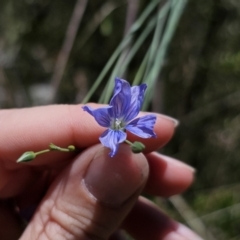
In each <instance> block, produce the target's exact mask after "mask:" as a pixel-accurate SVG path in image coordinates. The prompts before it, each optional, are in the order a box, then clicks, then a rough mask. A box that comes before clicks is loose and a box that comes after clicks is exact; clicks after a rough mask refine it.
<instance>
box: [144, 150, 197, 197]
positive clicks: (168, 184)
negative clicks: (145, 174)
mask: <svg viewBox="0 0 240 240" xmlns="http://www.w3.org/2000/svg"><path fill="white" fill-rule="evenodd" d="M147 159H148V163H149V169H150V174H149V178H148V182H147V184H146V187H145V191H146V192H148V193H150V194H154V195H158V196H164V197H168V196H171V195H175V194H178V193H181V192H183V191H185V190H186V189H187V188H188V187H189V186H190V185H191V184H192V182H193V180H194V173H195V170H194V169H193V168H192V167H191V166H189V165H187V164H185V163H183V162H181V161H178V160H176V159H173V158H170V157H167V156H165V155H162V154H158V153H150V154H148V155H147Z"/></svg>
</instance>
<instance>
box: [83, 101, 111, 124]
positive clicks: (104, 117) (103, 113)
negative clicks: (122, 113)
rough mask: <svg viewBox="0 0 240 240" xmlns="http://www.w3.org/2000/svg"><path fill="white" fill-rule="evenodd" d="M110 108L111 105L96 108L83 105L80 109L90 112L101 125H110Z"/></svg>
mask: <svg viewBox="0 0 240 240" xmlns="http://www.w3.org/2000/svg"><path fill="white" fill-rule="evenodd" d="M110 108H112V107H111V106H108V107H105V108H97V109H92V108H91V107H88V106H83V107H82V109H83V110H84V111H86V112H88V113H89V114H91V115H92V116H93V117H94V118H95V120H96V121H97V123H98V124H99V125H100V126H102V127H110V125H111V118H110V115H109V112H108V111H109V109H110Z"/></svg>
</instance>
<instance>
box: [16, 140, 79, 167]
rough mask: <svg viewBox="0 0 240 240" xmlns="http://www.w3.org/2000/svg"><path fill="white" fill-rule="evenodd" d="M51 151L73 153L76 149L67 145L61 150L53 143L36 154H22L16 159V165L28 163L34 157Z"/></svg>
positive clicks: (31, 152) (30, 152)
mask: <svg viewBox="0 0 240 240" xmlns="http://www.w3.org/2000/svg"><path fill="white" fill-rule="evenodd" d="M51 151H59V152H74V151H77V149H76V148H75V146H73V145H69V146H68V147H67V148H62V147H59V146H57V145H55V144H53V143H50V144H49V148H48V149H44V150H41V151H38V152H33V151H28V152H25V153H23V154H22V155H21V156H20V157H19V158H18V160H17V162H18V163H20V162H30V161H32V160H33V159H35V157H36V156H37V155H41V154H44V153H48V152H51Z"/></svg>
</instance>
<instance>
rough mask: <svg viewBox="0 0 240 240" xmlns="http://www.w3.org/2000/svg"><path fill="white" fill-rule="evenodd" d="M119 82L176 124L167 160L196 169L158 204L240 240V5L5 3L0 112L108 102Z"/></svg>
mask: <svg viewBox="0 0 240 240" xmlns="http://www.w3.org/2000/svg"><path fill="white" fill-rule="evenodd" d="M115 76H119V77H122V78H125V79H127V80H128V81H129V82H131V83H133V84H139V83H140V82H146V83H148V86H149V90H148V92H147V96H146V103H145V105H144V109H148V110H151V111H155V112H161V113H163V114H166V115H169V116H172V117H174V118H177V119H179V120H180V126H179V127H178V129H177V130H176V134H175V136H174V138H173V140H172V141H171V142H170V143H169V144H168V145H167V146H166V147H164V149H161V152H163V153H164V154H168V155H170V156H173V157H175V158H178V159H181V160H183V161H184V162H186V163H188V164H190V165H192V166H193V167H195V168H196V169H197V173H196V180H195V183H194V185H193V186H192V187H191V188H190V189H189V190H188V191H187V192H186V193H184V194H183V195H181V196H173V197H171V198H170V199H161V198H157V199H154V201H155V202H156V203H157V204H159V205H160V206H161V207H162V208H163V209H164V210H165V211H166V212H168V213H169V214H170V215H172V216H173V217H174V218H175V219H177V220H178V221H181V222H183V223H184V224H186V225H188V226H190V227H191V228H192V229H194V230H195V231H196V232H198V233H199V234H200V235H201V236H202V237H203V238H204V239H210V240H238V239H240V194H239V193H240V160H239V156H240V114H239V110H240V79H239V78H240V1H238V0H201V1H199V0H188V1H186V0H162V1H161V0H151V1H150V0H126V1H117V0H104V1H94V0H76V1H75V0H74V1H73V0H70V1H65V0H18V1H14V0H1V1H0V107H1V108H20V107H29V106H34V105H43V104H51V103H80V102H82V101H84V102H86V101H95V102H98V101H100V102H108V100H109V98H110V97H111V91H112V84H113V80H114V77H115Z"/></svg>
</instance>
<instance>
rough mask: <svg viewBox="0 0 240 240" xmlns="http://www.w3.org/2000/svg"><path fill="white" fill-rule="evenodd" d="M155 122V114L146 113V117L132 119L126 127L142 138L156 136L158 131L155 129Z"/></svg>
mask: <svg viewBox="0 0 240 240" xmlns="http://www.w3.org/2000/svg"><path fill="white" fill-rule="evenodd" d="M155 123H156V116H155V115H146V116H144V117H140V118H136V119H134V120H133V121H131V122H130V123H129V124H128V125H127V126H126V129H127V130H128V131H129V132H131V133H133V134H135V135H137V136H139V137H141V138H151V137H153V138H155V137H156V133H155V132H154V131H153V128H154V124H155Z"/></svg>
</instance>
